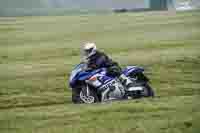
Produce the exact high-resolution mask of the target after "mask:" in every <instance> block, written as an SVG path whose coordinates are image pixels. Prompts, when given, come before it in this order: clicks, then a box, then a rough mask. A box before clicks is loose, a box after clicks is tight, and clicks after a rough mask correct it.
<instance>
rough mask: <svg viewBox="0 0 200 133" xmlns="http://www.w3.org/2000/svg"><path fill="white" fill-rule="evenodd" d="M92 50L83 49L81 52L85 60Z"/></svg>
mask: <svg viewBox="0 0 200 133" xmlns="http://www.w3.org/2000/svg"><path fill="white" fill-rule="evenodd" d="M92 51H93V48H90V49H84V50H83V56H85V57H86V58H88V57H89V56H90V54H91V53H92Z"/></svg>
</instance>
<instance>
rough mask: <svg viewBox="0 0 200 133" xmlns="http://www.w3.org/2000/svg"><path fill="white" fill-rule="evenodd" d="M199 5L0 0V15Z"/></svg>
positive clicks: (189, 1) (192, 1) (186, 0)
mask: <svg viewBox="0 0 200 133" xmlns="http://www.w3.org/2000/svg"><path fill="white" fill-rule="evenodd" d="M199 7H200V1H199V0H14V1H13V0H0V16H30V15H66V14H77V13H78V14H79V13H97V12H110V11H113V10H114V11H116V10H117V11H127V10H131V11H143V10H147V11H148V10H169V9H171V10H172V9H177V10H188V9H194V8H195V9H196V8H199Z"/></svg>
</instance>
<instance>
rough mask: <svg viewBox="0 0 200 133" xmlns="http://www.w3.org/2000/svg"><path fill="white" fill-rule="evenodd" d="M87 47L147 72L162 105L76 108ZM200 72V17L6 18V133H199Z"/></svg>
mask: <svg viewBox="0 0 200 133" xmlns="http://www.w3.org/2000/svg"><path fill="white" fill-rule="evenodd" d="M85 41H94V42H96V43H97V45H98V48H100V49H101V50H102V51H105V52H107V53H108V54H109V55H110V56H111V57H112V58H113V59H114V60H116V61H118V62H119V63H120V64H121V65H122V66H125V65H139V66H143V67H144V68H145V69H146V74H147V75H148V76H149V77H150V78H151V85H152V87H154V88H155V92H156V97H155V98H154V99H141V100H135V101H123V102H113V103H105V104H95V105H73V104H72V103H71V98H70V96H71V92H70V91H69V89H68V86H67V80H68V76H69V74H70V71H71V70H72V68H73V66H74V65H75V64H77V63H79V62H80V56H79V53H80V47H81V43H83V42H85ZM199 68H200V12H199V11H190V12H180V13H174V12H148V13H125V14H106V15H103V14H102V15H80V16H78V15H76V16H72V15H71V16H56V17H18V18H0V132H1V133H12V132H13V133H15V132H17V133H29V132H33V133H44V132H47V133H66V132H67V133H70V132H72V133H80V132H81V133H85V132H88V133H94V132H95V133H100V132H103V133H110V132H114V133H133V132H134V133H155V132H156V133H163V132H165V133H190V132H191V133H199V132H200V128H199V123H200V103H199V100H200V76H199V75H200V69H199Z"/></svg>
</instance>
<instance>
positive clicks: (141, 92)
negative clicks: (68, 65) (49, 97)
mask: <svg viewBox="0 0 200 133" xmlns="http://www.w3.org/2000/svg"><path fill="white" fill-rule="evenodd" d="M143 72H144V69H143V68H141V67H137V66H127V67H126V68H124V69H123V70H122V74H124V75H125V76H127V77H128V78H130V80H131V81H132V82H133V83H134V87H131V88H126V86H124V85H123V84H122V83H121V82H120V80H119V79H118V78H117V77H111V76H107V70H106V68H100V69H96V70H88V69H87V64H85V63H80V64H78V65H77V66H76V67H75V68H74V69H73V70H72V72H71V75H70V78H69V86H70V88H71V90H72V102H73V103H87V104H91V103H97V102H106V101H111V100H127V99H136V98H142V97H153V96H154V91H153V89H152V88H151V87H150V85H149V79H148V78H147V77H146V76H145V75H144V73H143Z"/></svg>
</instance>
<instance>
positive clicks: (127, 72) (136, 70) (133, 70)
mask: <svg viewBox="0 0 200 133" xmlns="http://www.w3.org/2000/svg"><path fill="white" fill-rule="evenodd" d="M142 72H144V69H143V68H141V67H137V66H127V67H126V68H124V69H123V70H122V73H123V74H124V75H126V76H129V75H130V74H131V73H142Z"/></svg>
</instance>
